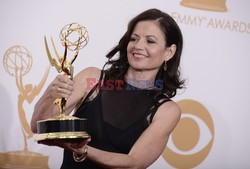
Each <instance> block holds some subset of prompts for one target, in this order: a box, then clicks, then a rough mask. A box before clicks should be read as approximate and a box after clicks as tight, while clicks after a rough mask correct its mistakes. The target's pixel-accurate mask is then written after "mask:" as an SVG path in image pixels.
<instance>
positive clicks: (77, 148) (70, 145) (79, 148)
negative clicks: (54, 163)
mask: <svg viewBox="0 0 250 169" xmlns="http://www.w3.org/2000/svg"><path fill="white" fill-rule="evenodd" d="M90 141H91V138H86V139H79V140H77V142H76V141H74V140H72V142H70V141H69V140H67V141H65V140H64V139H55V140H43V141H40V142H39V143H41V144H45V145H48V146H57V147H61V148H64V149H67V150H69V151H72V152H75V153H77V154H83V153H84V149H83V147H84V146H86V145H87V144H88V143H89V142H90Z"/></svg>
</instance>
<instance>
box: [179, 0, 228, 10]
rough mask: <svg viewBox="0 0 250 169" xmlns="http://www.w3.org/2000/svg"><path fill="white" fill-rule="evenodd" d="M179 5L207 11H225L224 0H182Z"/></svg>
mask: <svg viewBox="0 0 250 169" xmlns="http://www.w3.org/2000/svg"><path fill="white" fill-rule="evenodd" d="M180 4H181V5H183V6H187V7H191V8H196V9H201V10H208V11H217V12H226V11H227V7H226V0H182V1H181V3H180Z"/></svg>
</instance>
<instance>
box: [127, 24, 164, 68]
mask: <svg viewBox="0 0 250 169" xmlns="http://www.w3.org/2000/svg"><path fill="white" fill-rule="evenodd" d="M127 57H128V62H129V65H130V67H131V68H132V69H134V70H140V71H143V70H155V71H158V70H159V68H160V66H161V65H162V63H163V62H164V60H167V58H168V50H167V48H166V42H165V35H164V34H163V32H162V31H161V29H160V27H159V25H158V23H157V22H156V21H140V22H138V23H137V25H136V26H135V29H134V31H133V32H132V35H131V37H130V41H129V43H128V46H127Z"/></svg>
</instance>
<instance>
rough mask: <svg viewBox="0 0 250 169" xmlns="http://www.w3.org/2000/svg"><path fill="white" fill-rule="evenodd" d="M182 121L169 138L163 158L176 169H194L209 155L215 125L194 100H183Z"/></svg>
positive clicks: (181, 106)
mask: <svg viewBox="0 0 250 169" xmlns="http://www.w3.org/2000/svg"><path fill="white" fill-rule="evenodd" d="M177 104H178V105H179V106H180V108H181V110H182V116H181V119H180V121H179V123H178V125H177V126H176V128H175V129H174V131H173V132H172V134H171V135H170V137H169V141H168V145H167V147H166V148H165V150H164V151H163V153H162V157H163V158H164V159H165V160H166V162H167V163H168V164H170V165H171V166H173V167H175V168H183V169H185V168H194V167H195V166H197V165H199V164H200V163H201V162H202V161H203V160H204V159H205V158H206V157H207V155H208V153H209V152H210V150H211V147H212V145H213V141H214V125H213V120H212V118H211V116H210V113H209V112H208V110H207V109H206V108H205V107H204V106H203V105H202V104H200V103H198V102H197V101H194V100H181V101H178V102H177Z"/></svg>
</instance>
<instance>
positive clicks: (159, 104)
mask: <svg viewBox="0 0 250 169" xmlns="http://www.w3.org/2000/svg"><path fill="white" fill-rule="evenodd" d="M168 101H171V99H169V98H166V99H163V100H161V101H159V102H157V103H156V104H155V105H154V106H153V107H152V108H151V109H150V119H149V123H152V120H153V118H154V115H155V113H156V111H157V110H158V108H159V107H160V106H161V105H163V104H164V103H166V102H168Z"/></svg>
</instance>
